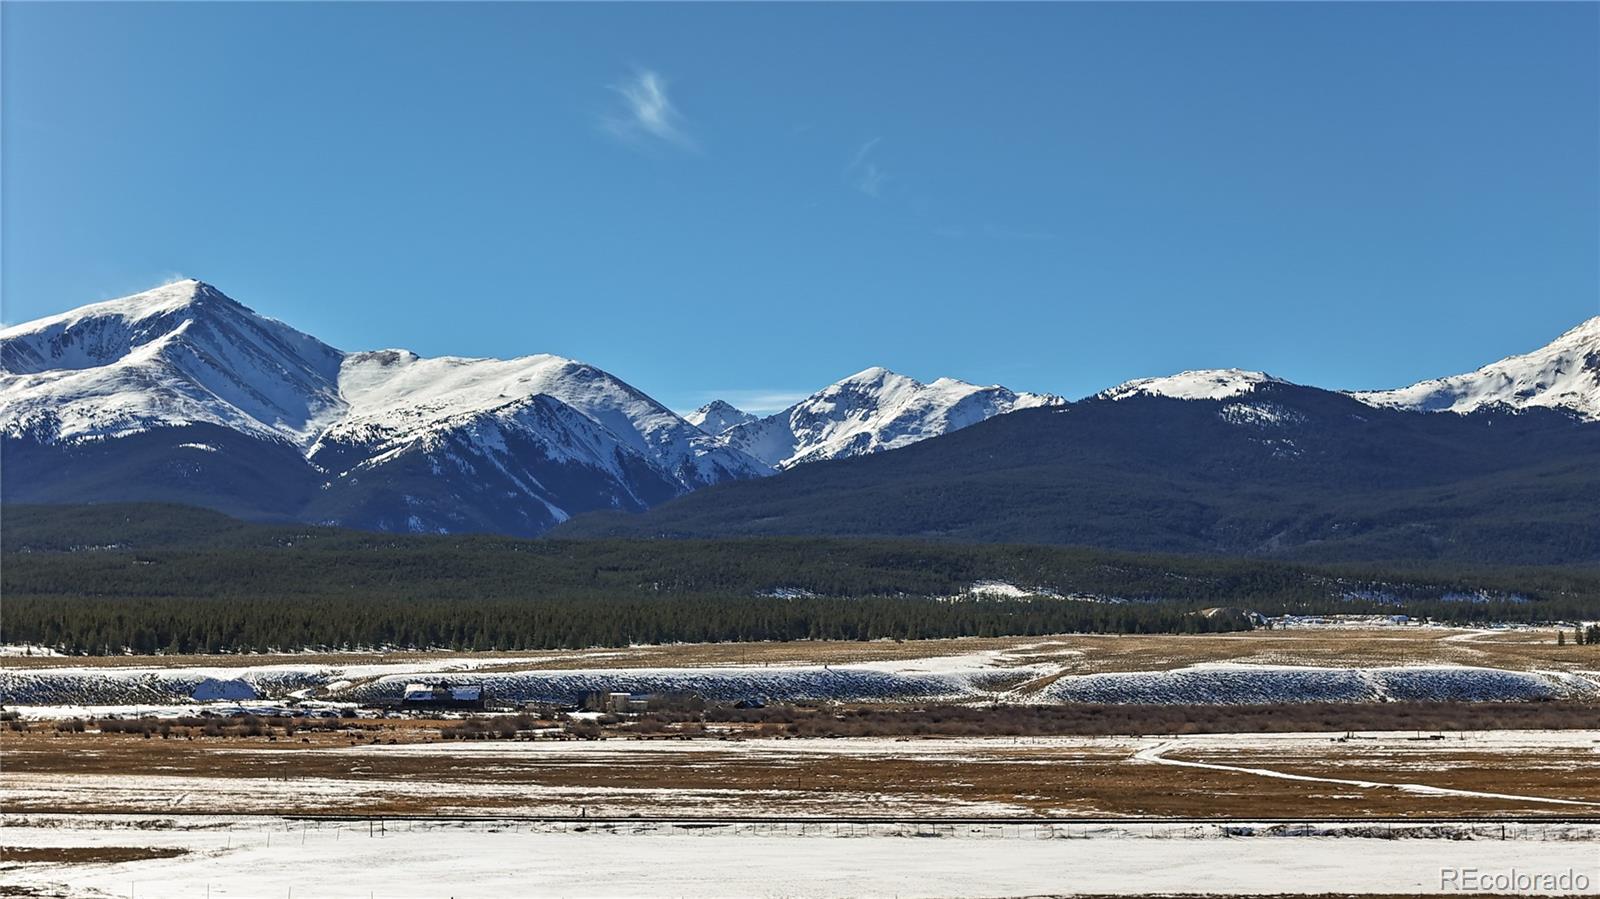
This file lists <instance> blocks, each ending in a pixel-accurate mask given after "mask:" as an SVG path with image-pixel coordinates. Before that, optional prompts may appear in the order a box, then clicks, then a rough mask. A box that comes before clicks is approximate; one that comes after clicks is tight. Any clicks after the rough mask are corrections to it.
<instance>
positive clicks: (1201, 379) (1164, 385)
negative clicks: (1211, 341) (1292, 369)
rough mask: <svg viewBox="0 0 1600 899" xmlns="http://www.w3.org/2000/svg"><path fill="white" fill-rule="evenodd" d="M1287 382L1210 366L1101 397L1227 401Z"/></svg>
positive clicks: (1143, 381)
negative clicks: (1268, 386) (1261, 387)
mask: <svg viewBox="0 0 1600 899" xmlns="http://www.w3.org/2000/svg"><path fill="white" fill-rule="evenodd" d="M1273 383H1276V384H1283V383H1287V382H1285V381H1283V380H1281V379H1279V378H1274V377H1273V376H1271V375H1269V374H1267V373H1266V372H1259V371H1244V370H1242V369H1238V368H1210V369H1201V370H1198V371H1185V372H1179V373H1178V374H1175V375H1167V376H1165V377H1160V378H1138V379H1136V380H1133V381H1127V382H1125V383H1122V384H1118V385H1117V386H1116V387H1112V388H1111V389H1109V390H1103V391H1101V392H1100V393H1099V394H1097V396H1098V397H1099V398H1101V399H1109V400H1120V399H1126V398H1128V397H1133V396H1164V397H1169V398H1171V399H1179V400H1225V399H1231V398H1233V397H1236V396H1242V395H1243V394H1246V393H1253V392H1255V390H1256V388H1257V387H1260V386H1261V385H1262V384H1273Z"/></svg>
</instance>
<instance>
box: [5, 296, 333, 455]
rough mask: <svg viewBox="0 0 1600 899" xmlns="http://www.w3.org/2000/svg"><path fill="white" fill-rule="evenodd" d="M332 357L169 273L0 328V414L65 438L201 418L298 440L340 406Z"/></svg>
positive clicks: (11, 427) (12, 428)
mask: <svg viewBox="0 0 1600 899" xmlns="http://www.w3.org/2000/svg"><path fill="white" fill-rule="evenodd" d="M342 359H343V354H342V353H340V352H339V351H338V350H336V349H334V348H332V347H330V346H328V345H326V344H324V343H322V342H321V341H319V340H317V339H316V338H314V337H311V336H309V335H306V334H302V333H300V332H299V331H296V330H294V329H293V328H291V327H289V326H288V325H285V324H283V323H281V322H278V321H274V320H272V319H269V318H265V317H263V316H260V315H257V314H256V313H254V312H252V311H251V310H249V309H247V308H245V307H244V306H242V305H240V304H238V303H236V302H234V301H233V300H231V299H229V298H228V297H226V296H224V295H223V294H222V293H221V292H220V291H218V290H217V289H216V288H214V287H211V286H210V285H208V284H202V283H201V282H199V281H193V280H189V281H179V282H177V283H175V284H168V285H165V286H163V287H158V288H156V289H154V290H149V291H145V292H144V293H140V294H135V295H133V296H130V297H125V298H123V299H120V300H112V301H110V302H106V303H96V304H94V305H92V306H85V307H83V308H81V309H78V310H75V311H73V312H69V313H66V314H64V315H57V316H53V317H51V318H45V319H40V320H38V321H34V322H29V323H26V324H22V325H17V326H15V327H12V328H7V329H6V330H5V331H3V332H0V423H3V427H4V432H5V433H6V434H8V435H11V436H17V435H21V434H25V433H26V434H33V435H35V436H38V437H41V438H43V439H47V440H65V441H73V440H86V439H97V438H105V437H120V436H126V435H129V434H133V433H138V432H140V431H145V430H149V429H151V428H157V427H174V426H183V425H190V424H196V423H205V424H216V425H221V426H224V427H227V428H231V429H234V430H237V431H242V432H245V433H249V434H252V435H255V436H259V437H265V438H269V439H281V440H286V441H289V442H291V443H295V444H300V445H304V444H306V443H309V442H310V440H311V439H312V437H313V435H314V434H315V433H316V432H317V431H318V430H320V429H321V428H322V427H323V426H325V425H326V424H327V423H328V422H329V421H331V420H333V419H335V418H337V417H338V416H340V415H342V414H343V411H344V403H343V401H342V400H341V399H340V397H339V392H338V386H337V379H338V374H339V365H340V362H341V361H342Z"/></svg>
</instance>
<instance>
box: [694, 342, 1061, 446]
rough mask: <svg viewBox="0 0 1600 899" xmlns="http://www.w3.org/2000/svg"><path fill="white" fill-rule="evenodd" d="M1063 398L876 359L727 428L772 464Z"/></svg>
mask: <svg viewBox="0 0 1600 899" xmlns="http://www.w3.org/2000/svg"><path fill="white" fill-rule="evenodd" d="M1065 402H1066V401H1065V400H1064V399H1062V398H1061V397H1058V396H1051V395H1048V394H1032V393H1013V392H1012V391H1010V390H1007V389H1006V388H1004V387H999V386H991V387H980V386H977V385H974V384H968V383H966V382H965V381H958V380H955V379H954V378H940V379H938V380H936V381H933V382H932V383H928V384H924V383H922V382H920V381H917V380H916V379H914V378H910V377H907V376H905V375H902V374H898V373H896V372H893V371H890V370H888V369H886V368H882V367H879V366H874V367H872V368H868V369H865V370H863V371H859V372H856V373H855V374H853V375H850V376H849V377H847V378H844V379H843V380H840V381H838V382H836V383H834V384H830V385H829V386H827V387H824V388H823V389H822V390H819V391H817V392H816V393H813V394H812V395H811V396H809V397H807V398H805V399H804V400H801V401H800V402H798V403H796V404H795V405H793V406H790V407H789V408H788V409H785V410H783V411H782V412H779V413H776V414H774V415H770V416H767V417H766V418H762V419H758V420H756V421H751V422H746V423H744V424H741V425H737V426H735V427H733V428H730V429H728V430H727V431H726V432H724V433H723V435H722V436H723V438H724V439H725V440H726V441H727V442H728V443H729V445H731V446H734V447H737V448H739V449H741V450H743V451H744V452H746V453H749V454H750V455H752V456H754V457H756V458H757V459H760V460H761V461H762V462H765V463H767V464H768V465H771V466H772V467H773V468H776V469H786V468H791V467H793V466H795V465H799V464H801V463H804V462H813V461H818V460H823V459H840V458H844V457H847V456H860V455H866V454H868V453H876V452H882V451H884V450H890V449H897V448H899V447H902V446H907V445H909V444H912V443H915V442H917V441H919V440H925V439H927V438H929V437H937V436H939V435H941V434H947V433H949V432H951V431H955V430H959V429H961V428H964V427H967V426H968V425H973V424H977V423H978V422H980V421H983V420H984V419H986V418H991V417H993V416H995V415H1002V414H1004V413H1007V412H1012V411H1015V410H1017V409H1026V408H1030V407H1033V406H1046V405H1060V404H1063V403H1065Z"/></svg>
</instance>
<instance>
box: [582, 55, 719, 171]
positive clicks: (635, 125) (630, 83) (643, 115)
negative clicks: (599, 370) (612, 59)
mask: <svg viewBox="0 0 1600 899" xmlns="http://www.w3.org/2000/svg"><path fill="white" fill-rule="evenodd" d="M611 90H612V91H614V92H615V93H616V95H617V97H618V99H619V101H620V103H619V104H618V106H619V108H618V109H615V110H613V111H611V112H609V113H607V114H605V115H604V116H603V117H602V119H601V123H602V125H603V126H604V127H605V130H606V131H608V132H610V133H611V134H612V135H613V136H615V137H617V138H618V139H620V140H624V141H627V142H629V143H637V142H640V141H644V140H655V141H660V142H662V143H666V144H671V145H672V146H675V147H678V148H679V149H683V150H692V151H698V150H699V149H700V144H699V142H698V141H696V140H695V139H694V137H693V136H692V135H690V134H689V132H688V127H687V122H686V121H685V119H684V117H683V114H682V113H680V112H678V108H677V107H676V106H674V105H672V98H671V97H669V96H668V95H667V80H666V79H665V78H663V77H661V74H660V73H659V72H654V71H651V70H650V69H640V70H638V71H636V72H634V73H633V75H632V76H630V77H629V78H628V79H627V80H625V81H623V82H622V83H620V84H613V85H611Z"/></svg>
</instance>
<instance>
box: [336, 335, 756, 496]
mask: <svg viewBox="0 0 1600 899" xmlns="http://www.w3.org/2000/svg"><path fill="white" fill-rule="evenodd" d="M339 387H340V391H341V395H342V396H343V397H344V399H345V401H346V403H347V404H348V405H349V411H348V412H347V414H346V415H345V416H344V417H343V418H342V419H341V420H340V421H338V422H337V423H336V424H334V425H333V426H331V427H330V428H328V430H327V431H325V432H324V433H323V434H322V436H321V437H320V438H319V441H318V443H319V444H323V443H339V444H347V445H348V444H368V445H373V446H384V447H390V448H392V444H393V442H394V441H395V440H397V439H403V440H406V441H418V440H422V441H426V440H427V439H428V438H429V435H430V434H432V433H433V432H437V431H439V430H441V429H446V430H448V429H450V428H454V427H456V426H458V425H459V424H460V423H461V422H462V421H463V420H464V418H467V419H470V418H474V417H476V416H479V415H481V414H483V413H489V412H494V411H496V410H504V409H506V408H507V407H510V406H512V405H514V404H516V403H517V401H519V400H524V399H526V398H529V397H536V396H543V397H549V398H551V399H553V400H556V401H559V402H560V403H562V404H564V405H566V406H568V407H570V408H571V409H573V410H575V411H576V412H577V413H579V414H580V415H582V416H583V417H585V418H587V419H588V420H589V421H590V422H592V423H593V424H594V425H596V426H598V427H599V428H600V429H602V430H603V431H605V432H606V433H607V434H609V435H610V437H611V438H612V439H614V440H615V442H616V444H617V445H619V446H621V447H625V448H627V450H628V451H629V452H632V453H635V454H637V455H639V456H640V457H642V458H644V459H648V460H653V463H654V464H655V465H656V467H658V468H659V469H661V470H662V471H663V473H665V474H666V475H668V476H669V477H670V478H671V479H672V480H674V481H676V482H677V483H679V484H680V485H681V486H682V487H683V488H684V489H693V488H695V487H701V486H705V485H707V484H714V483H716V482H717V481H721V480H726V479H728V478H737V477H755V476H758V475H761V474H765V473H766V472H765V471H764V470H763V468H762V467H761V466H760V465H759V464H757V463H755V462H754V460H752V459H750V458H749V457H747V456H745V455H743V454H742V453H739V452H737V451H734V450H730V449H729V448H727V447H725V446H722V445H720V444H719V443H718V442H717V441H715V440H714V439H713V438H712V437H710V436H709V435H707V434H705V433H704V432H702V431H701V430H699V429H698V428H696V427H695V426H693V425H691V424H689V423H688V422H686V421H684V420H683V419H682V418H680V417H678V416H677V415H676V414H674V413H673V412H671V411H670V410H668V409H667V408H666V407H664V406H662V405H661V404H660V403H657V402H656V401H655V400H653V399H651V398H650V397H648V396H646V395H645V394H644V393H642V392H640V391H639V390H637V389H635V388H634V387H632V386H630V385H628V384H626V383H624V382H623V381H621V380H620V379H618V378H616V377H614V376H612V375H610V374H607V373H606V372H603V371H601V370H600V369H597V368H595V367H593V366H590V365H585V364H583V363H581V362H574V361H573V360H571V359H563V358H561V357H560V356H550V355H538V356H524V357H522V358H518V359H507V360H502V359H467V358H460V357H455V356H442V357H439V358H436V359H423V358H421V357H419V356H417V355H416V354H415V353H410V352H406V351H404V350H383V351H379V352H370V353H352V354H350V355H349V356H347V357H346V358H345V360H344V365H343V366H342V368H341V369H340V373H339ZM500 421H501V422H502V426H503V427H516V426H517V425H516V422H517V421H518V419H517V418H516V417H515V416H510V417H501V419H500ZM318 449H320V446H316V447H313V448H312V458H313V459H315V458H317V455H318ZM385 451H387V450H385ZM557 452H558V454H559V452H560V451H559V450H557ZM595 452H596V450H595V446H594V445H593V444H591V443H590V442H589V441H585V442H584V448H583V449H582V450H580V452H579V454H580V455H581V456H584V457H586V458H591V459H594V460H595V461H596V462H597V463H598V464H601V465H602V466H607V467H611V468H615V463H616V459H615V458H614V454H615V452H616V447H612V446H608V447H607V448H606V449H605V451H604V452H602V453H600V454H599V455H595ZM566 460H567V461H573V459H572V457H571V456H570V455H568V456H567V457H566Z"/></svg>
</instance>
